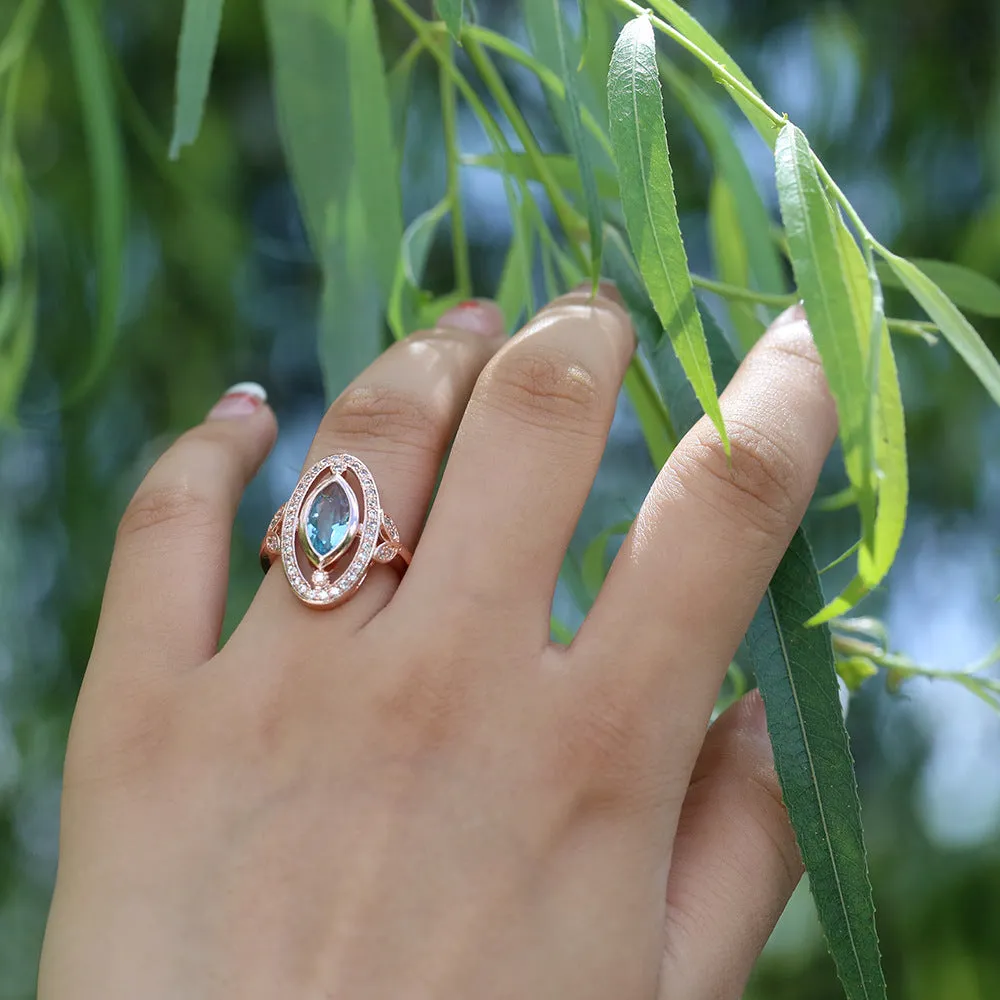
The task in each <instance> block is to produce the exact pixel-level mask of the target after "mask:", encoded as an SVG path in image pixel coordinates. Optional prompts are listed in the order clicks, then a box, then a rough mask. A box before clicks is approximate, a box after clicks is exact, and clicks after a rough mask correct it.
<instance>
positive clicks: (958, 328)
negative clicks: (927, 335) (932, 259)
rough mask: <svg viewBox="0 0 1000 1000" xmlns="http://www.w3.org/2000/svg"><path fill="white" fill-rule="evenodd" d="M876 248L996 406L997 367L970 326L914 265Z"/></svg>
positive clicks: (999, 387) (999, 400) (998, 398)
mask: <svg viewBox="0 0 1000 1000" xmlns="http://www.w3.org/2000/svg"><path fill="white" fill-rule="evenodd" d="M878 249H879V253H881V254H882V256H883V257H884V258H885V260H886V262H887V263H888V264H889V266H890V267H891V268H892V270H893V271H894V272H895V274H896V277H897V278H899V280H900V281H901V282H902V283H903V285H904V286H905V287H906V289H907V291H909V293H910V294H911V295H912V296H913V297H914V298H915V299H916V300H917V302H919V303H920V307H921V308H922V309H923V310H924V312H926V313H927V315H928V316H930V318H931V319H932V320H933V321H934V323H936V324H937V326H938V328H939V329H940V331H941V333H942V334H943V335H944V337H945V339H946V340H947V341H948V343H949V344H951V346H952V347H954V348H955V350H956V351H958V353H959V354H960V355H961V356H962V358H963V359H964V360H965V363H966V364H967V365H968V366H969V367H970V368H971V369H972V371H973V372H974V373H975V374H976V377H977V378H978V379H979V381H980V382H982V383H983V385H984V386H985V387H986V390H987V391H988V392H989V394H990V395H991V396H992V397H993V399H994V400H995V401H996V402H997V403H1000V364H998V363H997V359H996V358H995V357H994V356H993V355H992V354H991V353H990V349H989V348H988V347H987V346H986V345H985V344H984V343H983V341H982V338H981V337H980V336H979V334H978V333H976V330H975V328H974V327H973V326H972V324H971V323H970V322H969V321H968V320H967V319H966V318H965V317H964V316H963V315H962V314H961V313H960V312H959V311H958V308H957V307H956V306H955V304H954V303H953V302H952V301H951V299H949V298H948V296H947V295H945V294H944V292H942V291H941V289H940V288H938V286H937V285H936V284H935V283H934V282H933V281H931V279H930V278H928V277H927V275H926V274H924V272H923V271H921V270H920V268H919V267H917V265H916V264H914V263H912V262H911V261H908V260H906V259H905V258H903V257H897V256H896V255H895V254H894V253H890V252H889V251H888V250H886V249H885V248H884V247H879V248H878Z"/></svg>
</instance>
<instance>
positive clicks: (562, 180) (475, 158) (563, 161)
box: [462, 152, 619, 201]
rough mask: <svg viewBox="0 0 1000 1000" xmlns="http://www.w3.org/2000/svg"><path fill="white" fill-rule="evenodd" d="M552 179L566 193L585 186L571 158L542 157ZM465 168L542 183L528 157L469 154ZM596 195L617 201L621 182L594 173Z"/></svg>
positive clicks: (580, 190) (463, 158)
mask: <svg viewBox="0 0 1000 1000" xmlns="http://www.w3.org/2000/svg"><path fill="white" fill-rule="evenodd" d="M543 159H544V160H545V163H546V165H547V166H548V168H549V170H550V172H551V174H552V176H553V178H555V180H556V182H557V183H558V184H559V186H560V187H562V188H564V189H565V190H567V191H574V192H579V193H581V194H582V192H583V183H582V181H581V180H580V172H579V170H578V169H577V165H576V161H575V160H574V159H573V157H572V156H566V155H564V154H559V153H547V154H545V155H544V156H543ZM462 165H463V166H466V167H481V168H484V169H487V170H495V171H497V172H498V173H499V172H501V171H515V172H519V173H520V174H521V175H522V176H523V177H524V178H525V179H526V180H529V181H534V182H536V183H539V184H540V183H541V182H542V179H541V177H539V176H538V168H537V165H536V164H535V162H534V160H533V159H532V158H531V157H529V156H528V155H527V154H525V153H515V152H512V153H508V154H506V155H504V156H499V155H497V154H496V153H480V154H474V153H473V154H468V155H466V156H463V157H462ZM594 176H595V179H596V181H597V191H598V194H599V195H600V196H601V197H602V198H608V199H609V200H613V201H617V200H618V197H619V191H618V178H617V177H615V176H614V174H612V173H609V172H608V171H606V170H597V171H595V174H594Z"/></svg>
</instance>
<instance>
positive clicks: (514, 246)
mask: <svg viewBox="0 0 1000 1000" xmlns="http://www.w3.org/2000/svg"><path fill="white" fill-rule="evenodd" d="M523 257H524V241H523V240H520V239H518V238H517V237H516V236H515V237H514V238H512V239H511V241H510V248H509V249H508V251H507V257H506V259H505V260H504V265H503V271H502V272H501V274H500V284H499V285H498V287H497V292H496V303H497V305H498V306H499V307H500V311H501V312H502V313H503V318H504V323H505V324H506V328H507V330H508V331H513V330H515V329H516V328H517V326H518V325H519V324H520V322H521V320H522V319H523V317H524V315H525V312H526V310H527V308H528V283H529V279H530V277H531V263H530V261H529V262H528V263H527V265H526V264H525V261H524V259H523Z"/></svg>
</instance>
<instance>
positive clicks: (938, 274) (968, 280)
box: [879, 258, 1000, 319]
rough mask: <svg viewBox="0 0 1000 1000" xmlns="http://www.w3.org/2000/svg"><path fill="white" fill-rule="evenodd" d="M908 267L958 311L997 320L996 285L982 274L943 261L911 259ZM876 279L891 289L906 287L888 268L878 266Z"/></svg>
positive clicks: (999, 314) (999, 313)
mask: <svg viewBox="0 0 1000 1000" xmlns="http://www.w3.org/2000/svg"><path fill="white" fill-rule="evenodd" d="M911 263H913V264H915V265H916V266H917V267H919V268H920V270H921V271H923V272H924V274H925V275H927V277H928V278H930V279H931V281H933V282H934V283H935V284H936V285H937V286H938V288H940V289H941V291H942V292H944V294H945V295H947V296H948V297H949V298H950V299H951V300H952V302H954V303H955V305H956V306H958V307H959V309H965V310H967V311H968V312H971V313H975V314H976V315H977V316H989V317H991V318H993V319H997V318H998V317H1000V285H998V284H997V283H996V282H995V281H991V280H990V279H989V278H987V277H986V275H985V274H980V273H979V272H978V271H973V270H971V269H970V268H968V267H962V265H961V264H951V263H948V262H947V261H943V260H918V259H915V258H914V259H912V260H911ZM879 276H880V277H881V279H882V281H883V282H884V283H885V284H886V285H890V286H892V287H893V288H905V287H906V286H905V285H904V284H903V282H902V281H901V280H900V279H899V278H898V277H897V276H896V273H895V272H894V271H893V270H892V268H891V267H890V266H889V265H888V264H881V263H880V264H879Z"/></svg>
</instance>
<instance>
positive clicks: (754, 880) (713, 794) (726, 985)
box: [661, 692, 803, 1000]
mask: <svg viewBox="0 0 1000 1000" xmlns="http://www.w3.org/2000/svg"><path fill="white" fill-rule="evenodd" d="M802 871H803V869H802V862H801V860H800V858H799V852H798V847H797V846H796V843H795V834H794V832H793V831H792V826H791V824H790V823H789V821H788V814H787V813H786V812H785V807H784V805H783V804H782V801H781V789H780V787H779V785H778V777H777V775H776V774H775V771H774V760H773V757H772V754H771V742H770V739H769V738H768V735H767V723H766V720H765V717H764V704H763V702H762V701H761V699H760V696H759V694H758V693H757V692H752V693H751V694H749V695H747V696H746V697H745V698H743V699H742V701H739V702H737V703H736V704H735V705H733V706H732V707H731V708H729V709H728V710H727V711H726V712H725V713H724V714H723V715H722V716H721V717H720V718H719V720H718V722H716V723H715V725H714V726H712V728H711V729H710V730H709V732H708V736H707V737H706V739H705V745H704V746H703V748H702V751H701V754H700V755H699V757H698V761H697V764H696V765H695V769H694V775H693V777H692V779H691V785H690V787H689V788H688V793H687V798H686V799H685V801H684V807H683V809H682V811H681V818H680V824H679V826H678V829H677V838H676V840H675V842H674V853H673V861H672V864H671V868H670V875H669V877H668V882H667V930H666V951H665V954H664V960H663V975H662V979H661V982H662V986H661V996H662V997H664V1000H666V998H668V997H669V1000H704V998H705V997H718V998H720V1000H722V998H727V1000H737V998H738V997H740V996H742V992H743V987H744V985H745V984H746V980H747V977H748V976H749V975H750V971H751V969H752V968H753V964H754V962H755V961H756V959H757V956H758V955H760V952H761V950H762V949H763V947H764V945H765V944H766V942H767V939H768V937H769V936H770V933H771V931H772V930H773V929H774V925H775V923H777V920H778V917H779V916H781V912H782V911H783V910H784V908H785V905H786V904H787V903H788V900H789V897H790V896H791V894H792V890H793V889H794V888H795V886H796V885H797V884H798V882H799V879H800V878H801V877H802Z"/></svg>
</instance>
